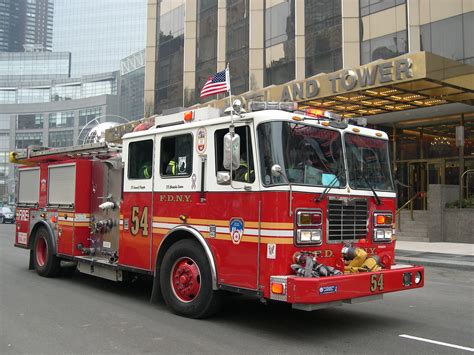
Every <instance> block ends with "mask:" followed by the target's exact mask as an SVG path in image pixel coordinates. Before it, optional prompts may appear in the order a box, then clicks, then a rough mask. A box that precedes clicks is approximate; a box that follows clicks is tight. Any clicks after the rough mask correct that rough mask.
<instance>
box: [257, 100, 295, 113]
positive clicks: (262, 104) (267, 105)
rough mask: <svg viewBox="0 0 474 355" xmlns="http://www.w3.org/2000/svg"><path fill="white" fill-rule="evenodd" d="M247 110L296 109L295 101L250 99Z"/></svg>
mask: <svg viewBox="0 0 474 355" xmlns="http://www.w3.org/2000/svg"><path fill="white" fill-rule="evenodd" d="M248 106H249V111H262V110H283V111H289V112H293V111H296V110H297V109H298V104H297V103H296V102H266V101H250V103H249V105H248Z"/></svg>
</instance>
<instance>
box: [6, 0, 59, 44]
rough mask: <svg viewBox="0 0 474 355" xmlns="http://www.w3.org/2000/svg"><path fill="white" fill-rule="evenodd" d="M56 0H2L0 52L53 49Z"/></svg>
mask: <svg viewBox="0 0 474 355" xmlns="http://www.w3.org/2000/svg"><path fill="white" fill-rule="evenodd" d="M53 11H54V3H53V0H2V1H1V2H0V51H1V52H22V51H38V52H40V51H51V49H52V44H53Z"/></svg>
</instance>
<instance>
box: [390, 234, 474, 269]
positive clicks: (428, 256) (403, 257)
mask: <svg viewBox="0 0 474 355" xmlns="http://www.w3.org/2000/svg"><path fill="white" fill-rule="evenodd" d="M395 260H396V262H397V263H407V264H416V265H423V266H438V267H446V268H453V269H463V270H469V271H474V244H466V243H421V242H405V241H397V242H396V249H395Z"/></svg>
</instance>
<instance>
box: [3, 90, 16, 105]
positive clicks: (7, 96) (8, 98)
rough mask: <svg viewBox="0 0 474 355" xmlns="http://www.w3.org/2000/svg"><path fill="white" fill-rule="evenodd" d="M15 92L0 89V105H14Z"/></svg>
mask: <svg viewBox="0 0 474 355" xmlns="http://www.w3.org/2000/svg"><path fill="white" fill-rule="evenodd" d="M15 103H16V90H15V89H13V90H12V89H0V104H15Z"/></svg>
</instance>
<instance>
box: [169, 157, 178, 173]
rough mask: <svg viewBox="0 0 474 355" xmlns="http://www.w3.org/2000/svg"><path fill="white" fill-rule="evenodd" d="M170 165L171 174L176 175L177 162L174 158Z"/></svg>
mask: <svg viewBox="0 0 474 355" xmlns="http://www.w3.org/2000/svg"><path fill="white" fill-rule="evenodd" d="M168 166H169V167H170V168H171V175H176V162H175V161H174V160H170V162H169V163H168Z"/></svg>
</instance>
